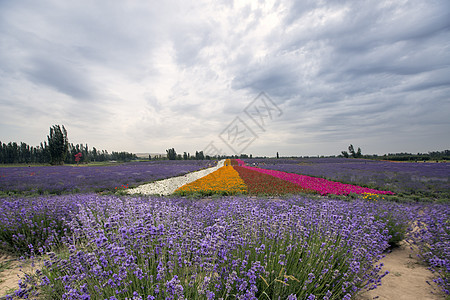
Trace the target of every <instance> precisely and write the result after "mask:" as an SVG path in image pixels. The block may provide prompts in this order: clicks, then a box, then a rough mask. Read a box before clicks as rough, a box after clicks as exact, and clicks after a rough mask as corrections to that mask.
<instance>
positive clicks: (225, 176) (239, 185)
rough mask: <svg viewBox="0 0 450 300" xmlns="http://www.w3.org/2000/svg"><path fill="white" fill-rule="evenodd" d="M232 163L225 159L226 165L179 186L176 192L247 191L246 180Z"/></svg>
mask: <svg viewBox="0 0 450 300" xmlns="http://www.w3.org/2000/svg"><path fill="white" fill-rule="evenodd" d="M230 164H231V163H230V162H229V160H227V161H225V166H223V167H221V168H219V169H218V170H217V171H214V172H213V173H211V174H209V175H207V176H205V177H202V178H200V179H198V180H196V181H194V182H192V183H189V184H186V185H184V186H182V187H180V188H178V189H177V190H175V193H177V194H181V195H185V194H190V193H201V194H203V195H212V194H222V195H230V194H236V193H246V192H247V187H246V185H245V183H244V181H243V180H242V179H241V178H240V177H239V173H238V172H237V171H236V170H234V168H233V167H232V166H231V165H230Z"/></svg>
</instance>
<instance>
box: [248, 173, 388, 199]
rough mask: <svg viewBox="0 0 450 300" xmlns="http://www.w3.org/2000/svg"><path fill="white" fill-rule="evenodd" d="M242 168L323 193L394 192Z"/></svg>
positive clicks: (303, 176) (291, 174) (290, 174)
mask: <svg viewBox="0 0 450 300" xmlns="http://www.w3.org/2000/svg"><path fill="white" fill-rule="evenodd" d="M243 167H244V168H247V169H249V170H254V171H258V172H261V173H264V174H268V175H271V176H275V177H277V178H281V179H283V180H287V181H289V182H292V183H295V184H298V185H299V186H301V187H302V188H304V189H309V190H314V191H317V192H318V193H320V194H322V195H325V194H335V195H348V194H350V193H355V194H365V193H371V194H390V195H392V194H394V193H392V192H390V191H379V190H375V189H369V188H365V187H360V186H357V185H351V184H344V183H340V182H334V181H330V180H326V179H323V178H316V177H311V176H305V175H298V174H293V173H285V172H281V171H275V170H266V169H261V168H255V167H248V166H243Z"/></svg>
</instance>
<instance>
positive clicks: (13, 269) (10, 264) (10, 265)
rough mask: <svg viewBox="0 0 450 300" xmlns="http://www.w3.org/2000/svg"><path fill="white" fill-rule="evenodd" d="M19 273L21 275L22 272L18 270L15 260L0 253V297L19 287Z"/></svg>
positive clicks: (17, 263)
mask: <svg viewBox="0 0 450 300" xmlns="http://www.w3.org/2000/svg"><path fill="white" fill-rule="evenodd" d="M21 275H23V272H21V271H20V267H19V262H18V261H17V260H14V259H13V258H12V257H9V256H4V255H3V256H1V255H0V299H1V297H3V296H5V295H6V294H9V293H11V292H13V291H14V290H16V289H17V288H19V285H18V284H17V282H18V281H19V276H21Z"/></svg>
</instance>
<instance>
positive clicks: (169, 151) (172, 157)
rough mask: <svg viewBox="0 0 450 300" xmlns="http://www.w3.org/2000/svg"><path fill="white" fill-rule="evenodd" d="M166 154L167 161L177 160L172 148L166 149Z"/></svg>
mask: <svg viewBox="0 0 450 300" xmlns="http://www.w3.org/2000/svg"><path fill="white" fill-rule="evenodd" d="M166 153H167V158H168V159H169V160H176V159H177V152H176V151H175V149H174V148H172V149H167V150H166Z"/></svg>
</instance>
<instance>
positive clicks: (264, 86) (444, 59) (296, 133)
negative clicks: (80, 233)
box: [0, 0, 450, 155]
mask: <svg viewBox="0 0 450 300" xmlns="http://www.w3.org/2000/svg"><path fill="white" fill-rule="evenodd" d="M449 20H450V4H449V3H448V1H445V0H433V1H425V0H407V1H401V2H400V1H397V2H395V1H394V2H384V1H381V2H380V1H371V0H369V1H360V2H355V1H313V0H311V1H290V0H281V1H258V2H255V3H246V4H242V2H232V1H222V2H219V3H209V2H195V3H189V2H183V1H179V0H171V1H167V2H158V3H156V2H155V3H150V2H146V1H133V2H114V3H111V2H109V1H96V2H89V1H81V2H73V3H58V2H54V1H50V0H49V1H46V0H45V1H40V2H39V4H38V3H34V2H32V1H29V2H26V1H25V2H17V1H16V2H12V1H3V2H0V119H2V124H1V125H0V133H1V135H0V139H1V140H5V138H9V139H11V140H23V141H27V140H28V141H35V140H36V137H35V135H36V134H37V131H35V130H28V131H27V129H26V128H27V126H30V127H31V126H33V127H34V128H36V127H42V128H44V129H46V128H48V127H49V126H50V125H52V124H55V123H57V122H58V123H64V124H65V125H66V127H67V128H69V129H70V130H71V136H72V137H73V139H74V140H76V141H77V142H89V144H91V145H92V146H96V147H98V148H107V149H110V150H126V151H134V152H146V151H149V152H159V151H163V152H164V150H165V148H167V147H172V146H171V144H172V145H173V146H177V147H179V148H180V149H177V150H178V151H190V152H193V151H195V150H200V149H201V148H202V147H204V146H206V145H207V144H208V143H209V142H210V141H211V140H214V139H217V136H218V135H219V133H220V132H222V130H223V129H224V128H225V127H226V126H227V125H228V124H229V123H230V122H231V121H232V120H233V119H234V118H235V117H236V116H238V115H240V114H242V112H243V110H244V108H245V107H246V106H247V105H248V103H250V102H251V101H252V100H253V99H254V97H256V96H257V95H258V94H259V93H260V92H261V91H265V92H266V93H267V94H268V95H269V96H270V97H271V98H272V99H273V100H274V101H275V102H276V103H277V105H278V106H279V107H280V108H281V109H282V110H283V112H284V113H283V115H282V117H281V118H280V119H278V120H276V121H274V122H273V123H270V124H268V125H267V128H265V131H261V130H260V131H258V136H259V139H257V140H256V141H255V142H254V143H253V144H252V145H251V146H250V147H249V148H248V152H253V153H254V154H255V155H256V154H261V155H273V153H276V151H277V149H278V148H281V149H282V151H283V152H284V154H286V155H312V154H337V153H339V152H340V150H342V149H340V148H342V146H341V144H344V146H345V144H346V143H348V142H352V143H353V144H357V143H358V142H359V143H361V144H364V145H365V147H367V148H369V149H374V151H370V150H368V152H375V151H383V152H395V151H406V150H407V149H404V148H403V146H402V144H401V143H400V141H401V142H402V143H403V144H404V145H407V146H408V147H410V148H411V149H410V150H408V151H412V152H421V151H429V150H438V149H440V147H442V146H443V145H445V143H443V142H442V141H443V140H445V138H444V136H445V132H448V131H450V124H449V121H448V116H446V112H448V111H449V110H450V107H449V104H448V103H449V101H448V100H449V96H448V95H450V81H449V80H448V78H450V53H449V51H450V50H449V49H450V47H449V46H450V44H449V41H450V21H449ZM49 108H53V109H49ZM48 111H50V113H46V112H48ZM30 116H33V118H34V122H33V123H32V122H22V123H21V121H20V120H24V119H27V118H29V117H30ZM249 124H251V123H249ZM255 131H256V129H255ZM427 131H428V132H433V133H432V134H431V133H430V134H429V135H428V136H427V135H426V134H425V133H426V132H427ZM27 132H30V134H27ZM399 135H401V138H398V136H399ZM16 136H17V137H16ZM118 136H119V137H120V138H118ZM447 146H450V145H448V143H447ZM405 147H406V146H405ZM223 148H224V149H226V147H223ZM425 148H426V149H425ZM447 148H448V147H447ZM339 149H340V150H339ZM338 150H339V151H338ZM258 152H260V153H258Z"/></svg>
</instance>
